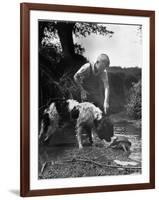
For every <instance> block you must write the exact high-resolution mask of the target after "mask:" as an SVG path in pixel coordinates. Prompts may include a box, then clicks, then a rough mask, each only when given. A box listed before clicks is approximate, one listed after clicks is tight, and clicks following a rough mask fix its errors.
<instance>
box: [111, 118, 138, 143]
mask: <svg viewBox="0 0 159 200" xmlns="http://www.w3.org/2000/svg"><path fill="white" fill-rule="evenodd" d="M114 134H122V135H132V136H133V135H134V136H138V137H139V138H140V139H141V128H139V127H137V126H136V125H135V124H134V123H132V122H117V123H115V124H114Z"/></svg>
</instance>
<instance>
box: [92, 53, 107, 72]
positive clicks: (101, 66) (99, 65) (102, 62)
mask: <svg viewBox="0 0 159 200" xmlns="http://www.w3.org/2000/svg"><path fill="white" fill-rule="evenodd" d="M107 67H109V64H108V61H107V60H106V59H105V58H102V57H101V56H98V58H97V61H96V63H95V65H94V71H95V74H96V75H98V74H100V73H101V72H103V71H104V70H105V69H107Z"/></svg>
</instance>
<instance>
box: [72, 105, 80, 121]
mask: <svg viewBox="0 0 159 200" xmlns="http://www.w3.org/2000/svg"><path fill="white" fill-rule="evenodd" d="M70 116H71V118H72V119H77V118H78V117H79V109H78V108H76V107H74V108H73V109H72V110H71V112H70Z"/></svg>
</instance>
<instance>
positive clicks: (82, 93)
mask: <svg viewBox="0 0 159 200" xmlns="http://www.w3.org/2000/svg"><path fill="white" fill-rule="evenodd" d="M87 94H88V92H86V90H82V91H81V100H82V101H85V100H86V99H87Z"/></svg>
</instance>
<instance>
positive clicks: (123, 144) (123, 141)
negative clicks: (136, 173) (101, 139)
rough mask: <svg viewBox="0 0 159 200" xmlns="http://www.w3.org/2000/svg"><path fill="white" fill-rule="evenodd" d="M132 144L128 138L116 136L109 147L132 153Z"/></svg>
mask: <svg viewBox="0 0 159 200" xmlns="http://www.w3.org/2000/svg"><path fill="white" fill-rule="evenodd" d="M130 147H131V142H130V141H129V140H128V138H127V137H126V136H116V137H114V139H113V141H112V142H111V144H110V145H109V148H113V149H123V150H124V151H125V152H128V151H130Z"/></svg>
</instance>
